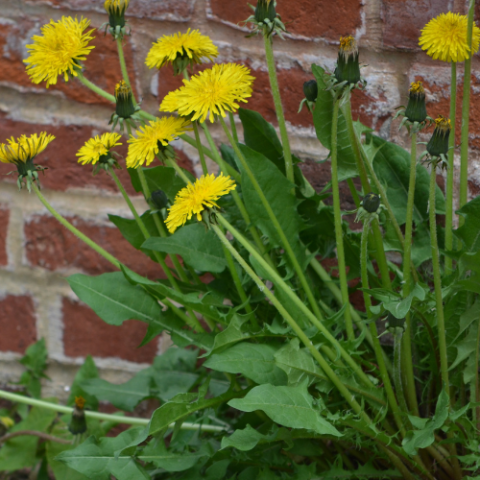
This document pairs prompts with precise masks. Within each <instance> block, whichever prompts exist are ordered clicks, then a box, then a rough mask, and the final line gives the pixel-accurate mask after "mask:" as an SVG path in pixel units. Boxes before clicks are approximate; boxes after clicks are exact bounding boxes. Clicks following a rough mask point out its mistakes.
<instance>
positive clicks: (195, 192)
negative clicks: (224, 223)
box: [165, 173, 236, 233]
mask: <svg viewBox="0 0 480 480" xmlns="http://www.w3.org/2000/svg"><path fill="white" fill-rule="evenodd" d="M235 188H236V185H235V182H234V181H233V180H232V179H231V178H230V177H225V176H224V175H223V173H221V174H220V175H219V176H218V177H217V178H215V175H214V174H213V173H212V174H210V175H208V174H207V175H202V176H201V177H200V178H199V179H197V181H196V182H195V183H194V184H193V185H192V184H189V185H187V186H186V187H185V188H182V189H181V190H180V191H179V192H178V193H177V196H176V197H175V203H174V204H173V205H172V208H170V209H169V210H168V217H167V220H166V221H165V224H166V225H167V228H168V231H169V232H170V233H174V232H175V230H176V229H177V228H178V227H181V226H182V225H185V222H186V221H187V220H190V219H191V218H192V216H193V215H196V216H197V220H198V221H201V220H202V215H201V213H202V212H203V210H205V208H212V207H218V205H217V204H216V203H215V202H216V201H217V200H218V199H219V198H220V197H222V196H223V195H227V193H229V192H230V191H232V190H234V189H235Z"/></svg>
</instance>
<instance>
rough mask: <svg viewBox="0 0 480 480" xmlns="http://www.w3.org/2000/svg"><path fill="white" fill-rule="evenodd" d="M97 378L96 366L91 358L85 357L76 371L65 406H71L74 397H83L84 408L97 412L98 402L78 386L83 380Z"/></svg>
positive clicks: (93, 396)
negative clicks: (84, 401)
mask: <svg viewBox="0 0 480 480" xmlns="http://www.w3.org/2000/svg"><path fill="white" fill-rule="evenodd" d="M94 378H98V370H97V366H96V365H95V362H94V360H93V358H92V357H91V356H90V355H87V357H86V358H85V361H84V362H83V365H82V366H81V367H80V369H79V370H78V372H77V374H76V375H75V378H74V380H73V383H72V386H71V388H70V395H69V397H68V400H67V405H70V406H71V405H73V404H74V403H75V397H83V398H84V399H85V400H86V404H85V406H86V408H88V409H89V410H98V400H97V397H96V396H95V395H90V394H88V393H87V392H86V391H85V390H84V389H83V388H82V387H81V386H80V384H81V383H82V382H84V381H85V380H90V379H94Z"/></svg>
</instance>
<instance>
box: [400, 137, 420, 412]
mask: <svg viewBox="0 0 480 480" xmlns="http://www.w3.org/2000/svg"><path fill="white" fill-rule="evenodd" d="M416 174H417V134H416V132H414V133H412V146H411V151H410V179H409V183H408V198H407V217H406V221H405V240H404V242H403V297H404V298H405V297H408V295H409V294H410V291H411V287H412V274H413V273H415V274H416V272H415V269H412V236H413V209H414V206H415V205H414V200H415V183H416ZM414 281H415V282H417V281H418V277H417V278H415V277H414ZM405 326H406V329H405V335H403V337H402V350H403V351H402V371H403V375H404V378H405V381H406V390H407V399H408V403H409V405H410V409H411V411H412V412H413V413H414V414H415V415H417V416H418V415H419V410H418V401H417V395H416V388H415V377H414V373H413V362H412V317H411V314H410V312H408V313H407V315H406V316H405Z"/></svg>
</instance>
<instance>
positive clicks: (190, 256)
mask: <svg viewBox="0 0 480 480" xmlns="http://www.w3.org/2000/svg"><path fill="white" fill-rule="evenodd" d="M142 248H144V249H146V250H154V251H157V252H163V253H172V254H177V255H181V256H182V258H183V260H184V261H185V262H186V263H188V265H190V266H191V267H193V268H194V269H195V270H200V271H202V272H212V273H220V272H223V270H225V267H226V266H227V261H226V260H225V255H224V253H223V249H222V243H221V242H220V239H219V238H218V237H217V235H216V234H215V232H214V231H213V230H207V229H206V228H205V226H204V225H202V224H200V223H193V224H191V225H185V226H184V227H183V228H180V229H179V230H177V231H176V232H175V233H174V234H173V235H171V236H169V237H165V238H161V237H152V238H149V239H148V240H146V241H145V242H144V243H143V245H142Z"/></svg>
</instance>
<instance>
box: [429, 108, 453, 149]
mask: <svg viewBox="0 0 480 480" xmlns="http://www.w3.org/2000/svg"><path fill="white" fill-rule="evenodd" d="M451 129H452V124H451V123H450V119H449V118H445V117H442V115H439V117H438V118H436V119H435V130H434V131H433V135H432V138H431V139H430V141H429V142H428V144H427V152H428V153H429V154H430V155H431V156H432V157H439V156H440V155H446V154H447V153H448V137H449V136H450V130H451Z"/></svg>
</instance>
